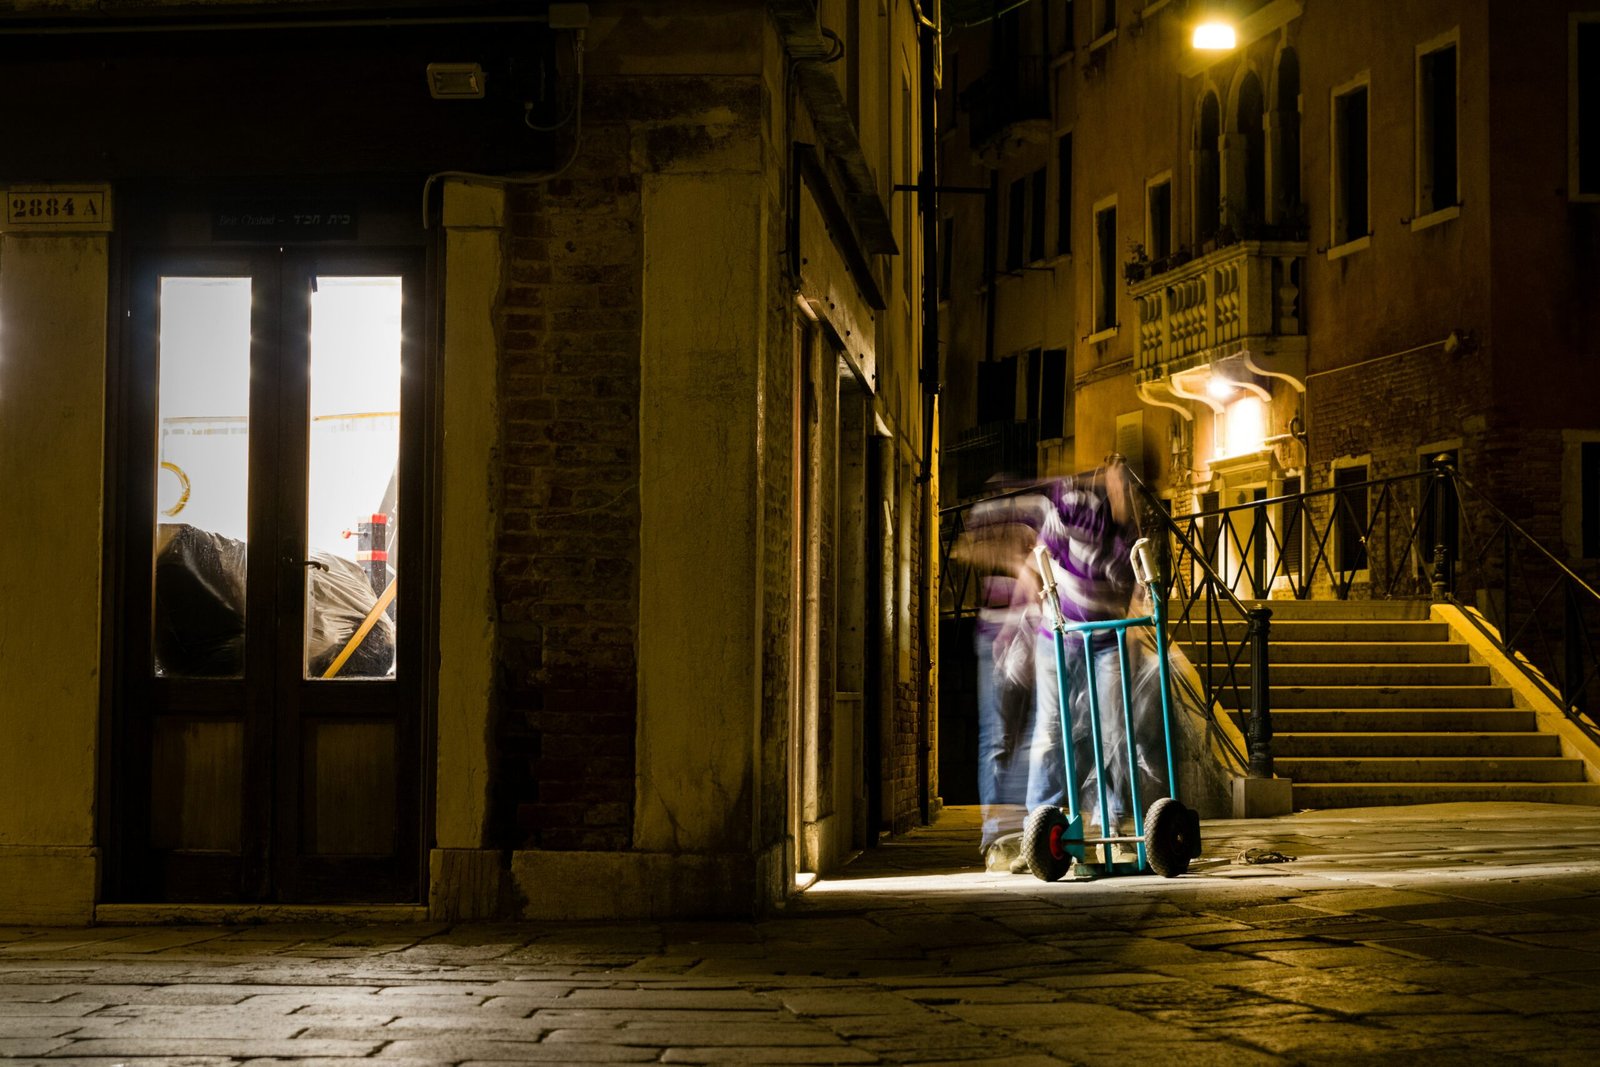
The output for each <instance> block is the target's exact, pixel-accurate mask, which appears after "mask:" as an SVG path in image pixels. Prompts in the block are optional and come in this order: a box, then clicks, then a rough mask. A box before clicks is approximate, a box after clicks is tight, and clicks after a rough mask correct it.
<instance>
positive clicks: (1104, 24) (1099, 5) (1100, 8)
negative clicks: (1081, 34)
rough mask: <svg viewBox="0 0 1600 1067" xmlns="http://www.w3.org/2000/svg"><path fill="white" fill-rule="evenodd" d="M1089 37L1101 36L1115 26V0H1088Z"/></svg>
mask: <svg viewBox="0 0 1600 1067" xmlns="http://www.w3.org/2000/svg"><path fill="white" fill-rule="evenodd" d="M1089 13H1090V22H1091V25H1090V30H1091V32H1090V35H1089V36H1090V37H1091V38H1095V39H1098V38H1101V37H1104V36H1105V35H1106V34H1108V33H1110V32H1111V31H1112V30H1114V29H1116V28H1117V0H1090V3H1089Z"/></svg>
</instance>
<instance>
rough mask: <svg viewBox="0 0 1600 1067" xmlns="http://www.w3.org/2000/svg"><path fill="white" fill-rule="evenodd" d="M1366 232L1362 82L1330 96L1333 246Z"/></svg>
mask: <svg viewBox="0 0 1600 1067" xmlns="http://www.w3.org/2000/svg"><path fill="white" fill-rule="evenodd" d="M1363 77H1364V76H1363ZM1369 232H1370V227H1369V225H1368V220H1367V85H1366V83H1365V81H1362V82H1361V83H1360V84H1356V85H1354V86H1352V87H1350V88H1348V89H1345V90H1342V91H1340V90H1335V92H1334V97H1333V243H1334V244H1335V245H1342V244H1348V243H1350V242H1351V241H1356V240H1359V239H1361V238H1363V237H1366V236H1367V235H1368V233H1369Z"/></svg>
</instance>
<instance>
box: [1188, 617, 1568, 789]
mask: <svg viewBox="0 0 1600 1067" xmlns="http://www.w3.org/2000/svg"><path fill="white" fill-rule="evenodd" d="M1251 606H1255V605H1251ZM1264 606H1266V607H1270V608H1271V609H1272V629H1271V631H1270V636H1271V648H1272V660H1271V663H1272V676H1271V699H1272V725H1273V732H1274V735H1275V736H1274V738H1273V755H1274V757H1275V760H1276V770H1277V773H1278V775H1279V777H1283V778H1289V779H1291V780H1293V782H1294V807H1295V808H1296V809H1304V808H1346V807H1367V806H1377V805H1392V804H1431V803H1439V802H1444V801H1484V800H1501V801H1531V802H1540V803H1571V804H1600V783H1597V782H1595V781H1592V780H1591V778H1590V771H1589V769H1588V768H1587V766H1586V764H1585V763H1584V761H1583V760H1581V759H1575V758H1569V757H1568V756H1566V755H1564V754H1563V749H1562V744H1561V739H1560V738H1559V737H1558V736H1557V735H1556V734H1553V733H1544V732H1540V730H1539V727H1538V716H1537V714H1536V712H1534V711H1533V710H1531V709H1529V708H1525V707H1519V706H1517V703H1516V700H1515V698H1514V695H1513V692H1512V690H1511V688H1510V687H1508V686H1505V685H1498V684H1496V683H1495V680H1494V678H1493V675H1492V673H1491V671H1490V669H1489V667H1488V666H1486V665H1485V664H1483V663H1482V662H1475V661H1474V658H1473V654H1472V651H1471V649H1470V648H1469V647H1468V646H1467V645H1466V644H1465V643H1463V642H1460V641H1452V640H1451V639H1450V628H1449V626H1448V625H1447V624H1445V623H1443V622H1435V621H1430V619H1429V614H1428V605H1427V604H1426V603H1424V602H1417V601H1344V602H1340V601H1326V602H1325V601H1277V600H1275V601H1271V602H1269V603H1267V604H1265V605H1264ZM1222 632H1224V633H1226V637H1227V640H1228V641H1229V642H1236V641H1238V640H1239V639H1240V638H1242V636H1243V634H1244V623H1243V621H1242V620H1241V621H1237V622H1228V623H1226V624H1225V625H1224V627H1223V628H1222ZM1179 636H1180V643H1182V644H1183V647H1184V651H1185V653H1186V654H1187V655H1188V656H1189V658H1190V660H1191V661H1193V662H1194V663H1195V664H1196V665H1197V666H1199V665H1201V664H1204V663H1205V661H1206V656H1205V647H1204V642H1203V639H1202V640H1201V642H1199V643H1198V644H1197V643H1193V642H1185V641H1182V640H1181V638H1182V636H1183V635H1182V634H1181V632H1180V635H1179ZM1248 662H1249V658H1248V653H1246V656H1245V659H1244V660H1243V662H1242V663H1241V666H1240V668H1239V669H1238V672H1237V675H1236V676H1237V679H1238V681H1239V689H1238V691H1237V692H1234V691H1232V690H1231V689H1227V690H1224V691H1223V692H1222V693H1220V694H1219V701H1220V703H1221V704H1222V706H1223V707H1224V708H1227V709H1230V710H1232V711H1233V712H1234V719H1235V721H1236V722H1238V723H1239V724H1240V726H1241V729H1242V728H1243V727H1242V721H1241V720H1242V716H1240V715H1239V714H1238V712H1237V710H1236V709H1238V708H1239V707H1240V706H1244V707H1248V705H1249V679H1250V668H1249V666H1248ZM1201 669H1202V670H1204V669H1205V668H1204V667H1202V668H1201ZM1210 669H1211V670H1212V671H1213V673H1214V674H1215V675H1218V676H1219V677H1220V676H1221V675H1222V674H1224V673H1225V669H1224V668H1221V667H1215V666H1214V667H1211V668H1210Z"/></svg>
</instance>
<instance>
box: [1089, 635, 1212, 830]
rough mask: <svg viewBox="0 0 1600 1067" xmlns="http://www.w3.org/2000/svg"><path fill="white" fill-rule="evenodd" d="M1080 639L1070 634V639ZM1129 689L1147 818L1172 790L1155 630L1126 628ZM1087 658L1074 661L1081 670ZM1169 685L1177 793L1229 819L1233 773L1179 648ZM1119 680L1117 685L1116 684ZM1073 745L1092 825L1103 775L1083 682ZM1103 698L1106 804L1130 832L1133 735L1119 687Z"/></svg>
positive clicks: (1172, 656)
mask: <svg viewBox="0 0 1600 1067" xmlns="http://www.w3.org/2000/svg"><path fill="white" fill-rule="evenodd" d="M1073 636H1074V635H1070V634H1069V635H1068V639H1069V640H1071V639H1072V638H1073ZM1127 649H1128V683H1129V684H1128V690H1129V692H1130V694H1131V697H1132V701H1133V714H1132V716H1131V718H1132V720H1133V734H1134V751H1135V759H1136V764H1137V766H1138V771H1139V807H1140V809H1141V814H1142V813H1143V812H1144V811H1148V810H1149V808H1150V805H1151V804H1153V803H1155V801H1156V800H1157V799H1158V798H1160V797H1164V796H1170V795H1171V792H1170V790H1169V789H1168V787H1167V754H1166V741H1165V738H1164V736H1163V730H1162V724H1161V673H1160V670H1159V667H1160V662H1159V660H1158V659H1157V653H1156V640H1155V631H1154V630H1153V629H1151V628H1150V627H1144V626H1139V627H1130V628H1129V630H1128V631H1127ZM1081 664H1082V660H1081V659H1080V660H1078V661H1077V663H1075V664H1074V667H1075V668H1079V669H1081ZM1167 672H1168V677H1169V680H1170V685H1169V690H1170V692H1169V694H1168V698H1169V707H1170V709H1171V714H1172V763H1173V769H1174V771H1175V772H1176V774H1177V776H1178V788H1179V795H1180V797H1181V799H1182V800H1183V802H1184V804H1186V805H1187V806H1188V807H1191V808H1194V809H1195V810H1196V811H1198V812H1199V813H1200V817H1201V818H1204V819H1216V818H1227V817H1228V815H1229V813H1230V806H1231V801H1230V799H1229V790H1230V785H1229V777H1230V775H1229V771H1228V767H1227V764H1226V763H1225V761H1224V757H1223V755H1222V753H1223V747H1222V742H1221V739H1220V737H1219V736H1218V731H1217V727H1216V724H1215V723H1213V722H1212V721H1211V718H1210V716H1209V715H1207V714H1206V709H1205V707H1204V705H1203V703H1202V701H1201V698H1200V696H1199V694H1200V693H1202V692H1203V689H1202V688H1201V686H1200V684H1199V675H1198V674H1197V673H1196V672H1195V669H1194V666H1193V664H1191V663H1190V662H1189V659H1188V657H1187V656H1185V655H1184V654H1183V651H1182V650H1181V649H1179V648H1178V646H1177V645H1176V644H1171V645H1169V647H1168V650H1167ZM1115 684H1116V683H1115V682H1113V685H1115ZM1072 688H1073V704H1072V743H1073V756H1074V759H1075V760H1076V762H1077V772H1078V778H1079V781H1078V784H1077V788H1078V797H1079V800H1080V803H1081V806H1082V809H1083V812H1084V818H1085V821H1086V823H1089V824H1093V825H1095V826H1099V825H1101V823H1100V803H1099V793H1098V788H1097V782H1098V776H1097V773H1096V768H1095V766H1094V758H1093V752H1094V750H1093V748H1092V740H1091V736H1090V722H1089V693H1088V687H1087V686H1084V685H1078V686H1073V687H1072ZM1105 688H1106V687H1105V685H1104V684H1102V687H1101V694H1100V748H1101V755H1102V757H1103V762H1104V764H1105V767H1106V798H1107V799H1106V803H1107V805H1108V806H1109V807H1110V808H1111V812H1112V816H1113V819H1114V821H1119V822H1120V823H1122V824H1123V829H1125V830H1128V831H1131V829H1132V826H1131V818H1130V817H1129V816H1130V815H1131V811H1130V809H1129V807H1128V804H1129V796H1130V794H1129V791H1128V747H1127V736H1126V734H1127V730H1126V728H1125V726H1124V724H1123V716H1122V701H1121V696H1120V690H1119V691H1118V695H1117V696H1116V698H1115V699H1113V700H1107V699H1105V696H1106V694H1105Z"/></svg>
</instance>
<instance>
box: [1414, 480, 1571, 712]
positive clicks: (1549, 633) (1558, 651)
mask: <svg viewBox="0 0 1600 1067" xmlns="http://www.w3.org/2000/svg"><path fill="white" fill-rule="evenodd" d="M1444 480H1447V481H1448V483H1449V485H1450V488H1451V491H1452V492H1453V493H1454V494H1455V496H1456V499H1457V500H1459V501H1460V505H1461V506H1460V511H1461V550H1460V554H1459V558H1452V557H1450V556H1448V555H1445V554H1442V553H1441V556H1442V558H1441V559H1440V560H1439V564H1438V569H1439V572H1440V573H1439V575H1438V582H1437V585H1438V587H1439V588H1440V590H1441V592H1442V593H1443V594H1444V595H1445V596H1447V597H1448V598H1449V599H1450V600H1452V601H1454V602H1455V603H1456V604H1457V605H1458V606H1459V607H1461V608H1462V609H1463V611H1462V614H1464V615H1465V616H1466V617H1467V619H1468V620H1469V621H1470V622H1472V624H1473V625H1475V626H1476V627H1477V628H1478V629H1479V630H1480V631H1482V633H1483V635H1484V636H1485V637H1487V638H1488V639H1489V640H1490V641H1493V642H1494V643H1495V645H1496V646H1498V647H1499V648H1500V650H1501V651H1502V652H1504V653H1506V654H1507V655H1508V656H1509V658H1510V659H1511V662H1513V663H1514V664H1516V666H1517V668H1518V669H1519V670H1521V671H1522V673H1523V674H1524V675H1526V676H1527V678H1528V679H1529V680H1530V681H1532V682H1533V683H1534V684H1535V685H1536V686H1538V687H1539V688H1540V689H1541V690H1543V691H1544V693H1545V694H1546V695H1547V696H1548V697H1550V699H1551V700H1553V701H1555V702H1556V704H1557V705H1559V706H1560V707H1561V708H1563V709H1564V710H1565V711H1566V713H1567V716H1568V718H1570V719H1571V720H1572V721H1573V722H1574V723H1576V724H1577V725H1578V726H1579V727H1580V728H1582V729H1583V730H1585V731H1586V732H1588V733H1589V735H1590V736H1591V737H1595V738H1596V739H1600V718H1597V717H1596V707H1597V703H1600V702H1597V700H1596V691H1597V689H1600V592H1596V591H1595V588H1594V586H1593V585H1592V584H1590V582H1589V581H1587V580H1586V579H1584V578H1583V577H1581V576H1580V575H1579V574H1578V573H1577V572H1576V571H1574V570H1573V568H1572V566H1570V565H1569V564H1567V563H1565V562H1563V561H1562V560H1561V559H1560V558H1559V557H1557V556H1556V554H1555V553H1553V552H1551V551H1550V549H1548V548H1546V547H1545V546H1544V545H1543V544H1541V543H1540V542H1539V540H1538V539H1537V538H1535V537H1534V536H1533V535H1532V534H1530V533H1529V532H1528V531H1527V530H1526V529H1524V528H1523V527H1522V526H1521V525H1520V524H1519V523H1518V522H1517V521H1516V520H1515V519H1513V518H1512V517H1511V516H1510V515H1508V514H1506V512H1505V511H1504V510H1502V509H1501V508H1500V507H1499V506H1498V505H1497V504H1495V503H1494V502H1493V501H1492V500H1490V499H1489V497H1488V496H1487V495H1486V494H1485V493H1484V492H1483V491H1482V490H1481V489H1479V488H1478V487H1477V486H1476V485H1474V484H1473V483H1472V482H1470V481H1468V480H1467V479H1466V478H1464V477H1462V476H1461V475H1460V474H1459V473H1457V472H1455V471H1453V470H1448V471H1447V472H1446V474H1445V476H1444ZM1580 566H1582V564H1580Z"/></svg>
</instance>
